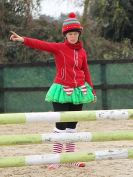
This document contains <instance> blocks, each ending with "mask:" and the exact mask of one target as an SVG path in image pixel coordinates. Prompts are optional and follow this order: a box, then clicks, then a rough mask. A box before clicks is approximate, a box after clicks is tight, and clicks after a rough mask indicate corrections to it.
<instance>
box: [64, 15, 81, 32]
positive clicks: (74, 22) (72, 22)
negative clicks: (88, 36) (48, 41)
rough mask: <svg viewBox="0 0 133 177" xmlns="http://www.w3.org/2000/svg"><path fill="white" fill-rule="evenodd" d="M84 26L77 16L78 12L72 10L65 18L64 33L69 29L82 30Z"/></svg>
mask: <svg viewBox="0 0 133 177" xmlns="http://www.w3.org/2000/svg"><path fill="white" fill-rule="evenodd" d="M82 29H83V27H82V26H81V24H80V22H79V21H78V19H77V18H76V14H75V13H74V12H70V13H69V14H68V15H67V19H65V20H64V22H63V25H62V33H63V34H66V33H67V32H69V31H78V32H81V31H82Z"/></svg>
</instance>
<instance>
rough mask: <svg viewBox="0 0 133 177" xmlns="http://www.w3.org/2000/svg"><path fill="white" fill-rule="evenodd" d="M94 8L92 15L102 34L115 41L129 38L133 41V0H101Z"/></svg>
mask: <svg viewBox="0 0 133 177" xmlns="http://www.w3.org/2000/svg"><path fill="white" fill-rule="evenodd" d="M92 9H93V10H92V11H91V15H92V16H93V18H94V19H95V20H96V21H97V27H98V28H99V32H100V34H101V35H102V36H104V37H105V38H106V39H111V40H114V41H122V40H123V39H124V38H129V39H130V40H131V41H132V42H133V33H132V31H133V18H132V14H133V2H132V0H121V1H120V0H99V1H95V3H93V6H92Z"/></svg>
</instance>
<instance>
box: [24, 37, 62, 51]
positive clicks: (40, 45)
mask: <svg viewBox="0 0 133 177" xmlns="http://www.w3.org/2000/svg"><path fill="white" fill-rule="evenodd" d="M23 44H24V45H26V46H29V47H32V48H34V49H38V50H43V51H46V52H50V53H56V52H57V51H58V46H59V45H58V43H56V42H46V41H42V40H38V39H34V38H28V37H24V42H23Z"/></svg>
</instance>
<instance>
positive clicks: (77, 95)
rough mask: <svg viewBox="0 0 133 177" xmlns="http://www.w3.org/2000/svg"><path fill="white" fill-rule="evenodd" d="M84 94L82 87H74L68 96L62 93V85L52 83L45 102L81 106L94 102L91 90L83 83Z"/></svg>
mask: <svg viewBox="0 0 133 177" xmlns="http://www.w3.org/2000/svg"><path fill="white" fill-rule="evenodd" d="M85 87H86V93H84V92H83V91H82V87H75V88H73V91H72V93H71V94H70V95H68V94H67V93H66V92H65V91H64V85H61V84H57V83H53V84H52V85H51V87H50V89H49V90H48V92H47V94H46V98H45V101H48V102H58V103H73V104H82V103H89V102H92V101H93V100H94V95H93V93H92V88H91V87H90V85H89V84H88V83H85Z"/></svg>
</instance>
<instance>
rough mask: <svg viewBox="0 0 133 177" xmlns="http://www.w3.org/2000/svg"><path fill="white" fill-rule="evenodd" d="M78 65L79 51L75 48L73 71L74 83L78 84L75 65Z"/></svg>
mask: <svg viewBox="0 0 133 177" xmlns="http://www.w3.org/2000/svg"><path fill="white" fill-rule="evenodd" d="M76 66H78V51H77V50H74V66H73V73H74V83H75V84H76V86H77V82H76V71H75V67H76Z"/></svg>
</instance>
